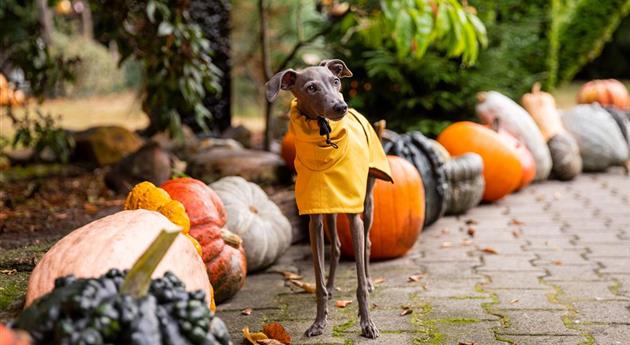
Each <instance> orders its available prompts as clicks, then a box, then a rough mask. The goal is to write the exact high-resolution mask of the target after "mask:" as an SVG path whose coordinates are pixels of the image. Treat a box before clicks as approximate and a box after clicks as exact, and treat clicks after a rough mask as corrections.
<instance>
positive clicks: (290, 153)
mask: <svg viewBox="0 0 630 345" xmlns="http://www.w3.org/2000/svg"><path fill="white" fill-rule="evenodd" d="M280 156H282V159H283V160H284V163H285V164H286V165H287V167H289V169H291V171H295V164H294V161H295V136H294V135H293V134H291V133H288V132H287V134H285V135H284V138H282V147H281V148H280Z"/></svg>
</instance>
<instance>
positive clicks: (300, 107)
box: [297, 99, 319, 120]
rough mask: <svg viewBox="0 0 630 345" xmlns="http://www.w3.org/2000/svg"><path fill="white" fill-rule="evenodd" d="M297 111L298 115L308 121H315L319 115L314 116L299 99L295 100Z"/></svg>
mask: <svg viewBox="0 0 630 345" xmlns="http://www.w3.org/2000/svg"><path fill="white" fill-rule="evenodd" d="M297 110H298V113H299V114H300V115H302V116H304V117H306V118H307V119H309V120H316V119H317V117H318V116H319V114H316V113H315V112H314V111H312V110H310V109H308V106H306V105H304V103H303V102H300V100H299V99H298V100H297Z"/></svg>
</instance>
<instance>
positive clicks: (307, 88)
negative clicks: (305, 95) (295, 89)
mask: <svg viewBox="0 0 630 345" xmlns="http://www.w3.org/2000/svg"><path fill="white" fill-rule="evenodd" d="M306 90H307V91H308V92H315V91H317V86H315V85H314V84H311V85H309V86H307V87H306Z"/></svg>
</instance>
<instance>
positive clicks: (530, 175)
mask: <svg viewBox="0 0 630 345" xmlns="http://www.w3.org/2000/svg"><path fill="white" fill-rule="evenodd" d="M499 136H500V137H501V139H502V140H503V141H504V142H505V143H506V144H507V145H509V146H510V147H512V148H514V150H516V153H517V154H518V159H519V160H520V161H521V167H522V168H523V176H522V177H521V183H520V184H519V186H518V189H523V188H525V187H527V186H528V185H529V184H530V183H532V181H533V180H534V177H535V176H536V161H535V160H534V156H532V153H531V152H529V150H528V149H527V146H525V145H524V144H523V143H522V142H520V141H518V139H516V138H514V137H513V136H512V135H511V134H510V133H508V132H507V131H505V130H502V129H500V130H499Z"/></svg>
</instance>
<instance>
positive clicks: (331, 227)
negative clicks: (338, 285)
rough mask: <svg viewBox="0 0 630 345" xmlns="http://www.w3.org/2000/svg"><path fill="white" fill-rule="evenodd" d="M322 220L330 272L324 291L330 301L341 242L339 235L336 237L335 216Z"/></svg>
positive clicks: (329, 215) (326, 216) (330, 215)
mask: <svg viewBox="0 0 630 345" xmlns="http://www.w3.org/2000/svg"><path fill="white" fill-rule="evenodd" d="M324 220H325V221H326V228H327V229H328V235H329V236H330V270H329V271H328V281H327V282H326V290H327V291H328V299H331V298H332V295H333V290H334V289H335V271H337V265H339V255H340V253H341V242H339V235H337V215H336V214H327V215H325V216H324Z"/></svg>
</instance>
